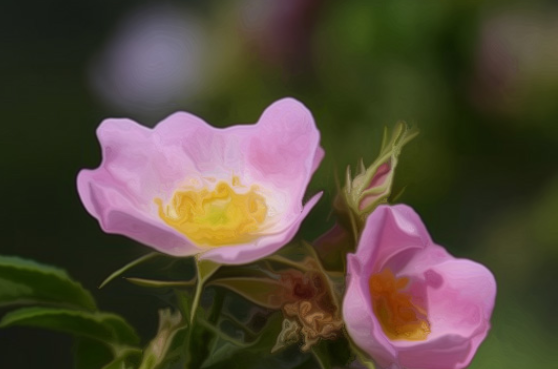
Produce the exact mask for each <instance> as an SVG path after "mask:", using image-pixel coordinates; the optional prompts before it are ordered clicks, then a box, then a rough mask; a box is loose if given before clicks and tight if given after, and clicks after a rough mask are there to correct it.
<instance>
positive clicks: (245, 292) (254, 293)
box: [207, 277, 284, 309]
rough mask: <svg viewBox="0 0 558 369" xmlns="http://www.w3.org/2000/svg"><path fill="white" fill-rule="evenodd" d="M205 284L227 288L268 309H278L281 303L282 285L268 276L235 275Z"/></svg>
mask: <svg viewBox="0 0 558 369" xmlns="http://www.w3.org/2000/svg"><path fill="white" fill-rule="evenodd" d="M207 286H219V287H225V288H228V289H229V290H231V291H233V292H235V293H237V294H239V295H240V296H242V297H244V298H246V299H247V300H249V301H251V302H253V303H255V304H257V305H260V306H263V307H266V308H269V309H280V308H281V305H282V304H283V301H282V300H281V298H280V297H281V296H282V294H283V290H284V287H283V286H282V285H281V283H279V281H276V280H273V279H269V278H266V279H256V278H243V277H237V278H226V279H216V280H213V281H211V282H210V283H208V284H207Z"/></svg>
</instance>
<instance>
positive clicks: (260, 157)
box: [77, 98, 324, 264]
mask: <svg viewBox="0 0 558 369" xmlns="http://www.w3.org/2000/svg"><path fill="white" fill-rule="evenodd" d="M97 136H98V138H99V141H100V144H101V147H102V153H103V161H102V163H101V166H100V167H99V168H97V169H94V170H82V171H81V172H80V173H79V175H78V179H77V185H78V192H79V195H80V197H81V200H82V202H83V204H84V205H85V208H86V209H87V211H88V212H89V213H90V214H91V215H93V216H94V217H95V218H97V219H98V220H99V223H100V225H101V227H102V229H103V230H104V231H105V232H107V233H116V234H121V235H125V236H128V237H130V238H132V239H134V240H137V241H139V242H141V243H143V244H146V245H148V246H151V247H153V248H155V249H156V250H158V251H160V252H163V253H167V254H171V255H176V256H188V255H195V254H201V255H200V258H203V259H209V260H212V261H215V262H218V263H223V264H243V263H248V262H251V261H254V260H256V259H259V258H262V257H264V256H267V255H269V254H271V253H273V252H275V251H276V250H278V249H279V248H280V247H281V246H283V245H285V244H286V243H288V242H289V241H290V240H291V239H292V238H293V236H294V235H295V233H296V232H297V230H298V228H299V226H300V224H301V222H302V220H303V219H304V218H305V217H306V215H307V214H308V212H309V211H310V209H311V208H312V207H313V206H314V205H315V204H316V202H317V201H318V199H319V198H320V196H321V194H317V195H316V196H314V197H312V198H311V199H310V200H309V201H308V202H307V203H306V204H305V205H303V204H302V200H303V196H304V193H305V191H306V187H307V185H308V182H309V181H310V178H311V176H312V174H313V172H314V171H315V170H316V168H317V167H318V165H319V163H320V161H321V160H322V158H323V155H324V152H323V150H322V149H321V147H320V146H319V141H320V134H319V132H318V130H317V129H316V126H315V124H314V120H313V118H312V115H311V114H310V112H309V111H308V110H307V109H306V108H305V107H304V106H303V105H302V104H301V103H300V102H298V101H296V100H293V99H290V98H287V99H283V100H279V101H277V102H275V103H274V104H272V105H271V106H270V107H268V108H267V109H266V110H265V111H264V113H263V114H262V116H261V117H260V119H259V121H258V123H257V124H255V125H237V126H233V127H230V128H225V129H217V128H213V127H211V126H209V125H208V124H207V123H205V122H204V121H203V120H201V119H200V118H198V117H196V116H194V115H191V114H188V113H184V112H178V113H175V114H173V115H171V116H169V117H168V118H166V119H164V120H163V121H162V122H160V123H159V124H158V125H157V126H156V127H155V128H154V129H149V128H146V127H143V126H141V125H139V124H137V123H135V122H134V121H131V120H129V119H107V120H105V121H104V122H103V123H102V124H101V125H100V127H99V128H98V130H97Z"/></svg>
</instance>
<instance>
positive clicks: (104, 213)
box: [77, 170, 199, 256]
mask: <svg viewBox="0 0 558 369" xmlns="http://www.w3.org/2000/svg"><path fill="white" fill-rule="evenodd" d="M95 177H96V178H95ZM111 181H112V179H111V178H110V176H109V175H107V174H106V173H104V172H102V171H101V172H99V171H97V172H95V171H89V170H82V171H81V172H80V173H79V175H78V180H77V182H78V192H79V195H80V197H81V199H82V201H83V203H84V205H85V208H86V209H87V211H88V212H89V213H90V214H91V215H92V216H94V217H95V218H97V219H98V220H99V223H100V225H101V228H102V229H103V231H105V232H106V233H113V234H122V235H126V236H128V237H130V238H132V239H134V240H136V241H138V242H141V243H143V244H145V245H147V246H151V247H153V248H155V249H156V250H158V251H161V252H164V253H166V254H171V255H176V256H187V255H192V254H194V253H196V252H199V249H198V248H197V247H195V246H194V245H193V244H192V243H190V242H189V241H188V239H186V237H184V235H182V234H180V233H178V232H176V231H175V230H174V229H172V228H170V227H167V226H166V225H165V224H164V223H162V222H160V221H159V220H158V219H153V218H151V217H149V216H148V215H146V214H145V213H142V212H141V211H139V210H138V208H137V206H136V205H135V204H133V202H132V201H131V200H130V198H129V197H128V196H127V195H126V194H123V193H122V192H121V188H119V186H118V185H117V184H116V183H111Z"/></svg>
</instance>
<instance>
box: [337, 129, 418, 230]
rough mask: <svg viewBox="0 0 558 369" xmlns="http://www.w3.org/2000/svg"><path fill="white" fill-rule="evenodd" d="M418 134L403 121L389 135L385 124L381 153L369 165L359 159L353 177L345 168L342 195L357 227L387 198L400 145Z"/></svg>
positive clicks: (360, 226) (389, 193)
mask: <svg viewBox="0 0 558 369" xmlns="http://www.w3.org/2000/svg"><path fill="white" fill-rule="evenodd" d="M417 134H418V130H417V129H415V128H410V127H409V126H407V124H406V123H405V122H398V123H397V124H396V126H395V128H394V130H393V133H392V136H391V138H389V137H388V132H387V128H386V129H384V136H383V139H382V147H381V149H380V155H379V156H378V158H377V159H376V160H375V161H374V162H373V163H372V165H370V166H369V167H368V168H366V167H365V165H364V163H363V162H362V160H361V162H360V173H359V174H357V175H356V176H355V177H354V178H353V177H352V176H351V168H350V167H348V168H347V178H346V183H345V187H344V188H343V190H342V199H343V200H344V202H345V205H346V206H347V208H348V210H349V212H350V213H351V215H354V218H356V223H357V225H358V228H359V229H360V228H362V226H363V225H364V222H365V220H366V218H367V217H368V215H369V214H370V213H372V211H373V210H374V209H375V208H376V207H378V205H380V204H385V203H387V202H388V198H389V196H390V195H391V190H392V183H393V176H394V173H395V167H396V166H397V162H398V158H399V154H400V153H401V149H402V148H403V146H405V144H406V143H408V142H409V141H411V140H412V139H413V138H414V137H415V136H416V135H417Z"/></svg>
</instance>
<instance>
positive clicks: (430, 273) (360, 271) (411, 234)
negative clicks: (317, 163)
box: [343, 205, 496, 369]
mask: <svg viewBox="0 0 558 369" xmlns="http://www.w3.org/2000/svg"><path fill="white" fill-rule="evenodd" d="M348 274H349V279H348V287H347V292H346V294H345V297H344V301H343V317H344V320H345V323H346V327H347V331H348V332H349V335H350V336H351V338H352V340H353V341H354V343H355V344H356V345H357V346H359V347H360V348H361V349H362V350H363V351H364V352H366V353H367V354H368V355H370V357H371V358H373V359H374V360H375V361H376V362H377V364H378V365H379V366H380V367H381V368H408V369H458V368H463V367H465V366H467V365H468V364H469V363H470V362H471V359H472V358H473V356H474V354H475V352H476V350H477V348H478V346H479V345H480V343H481V342H482V341H483V339H484V338H485V337H486V334H487V333H488V330H489V328H490V316H491V314H492V310H493V308H494V299H495V296H496V282H495V280H494V277H493V276H492V273H490V271H489V270H488V269H486V268H485V267H484V266H482V265H480V264H477V263H475V262H473V261H470V260H465V259H456V258H454V257H452V256H451V255H449V254H448V253H447V251H446V250H445V249H444V248H442V247H441V246H438V245H436V244H434V243H433V242H432V240H431V239H430V235H429V234H428V232H427V230H426V228H425V227H424V225H423V224H422V222H421V220H420V218H419V217H418V215H417V214H416V213H415V212H414V211H413V210H412V209H411V208H409V207H408V206H405V205H397V206H393V207H389V206H380V207H378V208H377V209H376V210H375V211H374V212H373V213H372V214H371V215H370V216H369V217H368V219H367V221H366V225H365V228H364V231H363V233H362V236H361V239H360V242H359V245H358V249H357V252H356V254H349V255H348Z"/></svg>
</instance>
